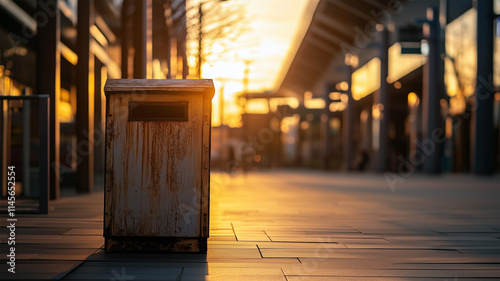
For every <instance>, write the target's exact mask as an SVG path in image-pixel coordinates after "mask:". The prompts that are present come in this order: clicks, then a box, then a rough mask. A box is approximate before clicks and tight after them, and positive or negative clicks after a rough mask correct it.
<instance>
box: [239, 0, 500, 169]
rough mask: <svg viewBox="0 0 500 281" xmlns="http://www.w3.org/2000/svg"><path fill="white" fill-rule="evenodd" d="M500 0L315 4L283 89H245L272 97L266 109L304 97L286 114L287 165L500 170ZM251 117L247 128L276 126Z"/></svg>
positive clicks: (355, 0) (255, 133) (285, 72)
mask: <svg viewBox="0 0 500 281" xmlns="http://www.w3.org/2000/svg"><path fill="white" fill-rule="evenodd" d="M313 2H315V1H313ZM499 2H500V1H493V0H477V1H472V0H421V1H403V0H400V1H398V0H389V1H387V0H370V1H368V0H353V1H339V0H337V1H336V0H320V1H319V2H318V3H317V5H316V3H313V4H312V5H311V7H310V8H309V9H308V12H307V13H306V15H305V17H304V18H305V20H306V21H307V24H305V25H304V29H303V30H302V31H301V32H299V35H298V36H297V39H296V42H295V45H294V46H295V49H294V50H292V52H291V53H290V56H289V59H288V61H287V63H286V65H285V66H284V68H283V72H282V74H281V76H280V81H281V82H280V84H279V87H278V89H277V90H276V92H275V93H274V94H261V95H250V96H248V98H249V102H252V101H257V100H262V99H265V102H264V104H266V103H267V105H266V106H267V107H268V108H269V113H268V114H267V115H268V116H269V117H268V119H271V118H270V116H271V115H272V114H276V112H278V108H279V106H278V105H280V104H283V103H285V104H289V103H288V102H286V100H289V99H293V98H295V99H296V100H297V101H298V105H297V106H296V108H289V109H288V115H286V116H285V115H283V114H281V116H282V118H280V121H281V127H282V130H281V132H282V134H283V135H282V137H281V144H282V147H281V151H282V152H283V153H284V155H283V157H282V160H283V161H282V164H283V165H296V166H302V167H317V168H319V167H323V168H327V169H344V170H373V171H380V172H384V171H393V172H398V173H399V175H408V174H411V173H413V172H414V171H423V172H426V173H430V174H435V173H441V172H474V173H476V174H491V173H493V172H494V171H497V172H498V171H499V168H500V165H499V163H500V150H499V146H500V145H499V123H500V122H499V121H500V119H499V118H500V116H499V112H500V94H499V93H498V91H499V90H498V89H499V85H500V51H499V47H500V33H499V30H500V29H499V27H500V24H499V20H498V18H497V16H496V14H497V13H498V9H500V3H499ZM495 11H496V13H495ZM294 107H295V106H294ZM243 120H244V122H243V128H244V129H243V130H246V131H248V132H249V134H250V136H258V134H259V132H260V131H261V130H262V128H270V127H271V126H272V125H271V124H270V123H266V122H263V123H262V125H261V128H259V129H258V130H253V129H251V128H252V126H253V123H254V121H253V120H252V118H250V116H246V117H245V116H244V117H243ZM245 121H246V122H245ZM259 130H260V131H259ZM248 138H249V137H248V136H246V138H245V140H246V139H248ZM263 157H271V156H270V155H269V156H263ZM292 159H294V160H292Z"/></svg>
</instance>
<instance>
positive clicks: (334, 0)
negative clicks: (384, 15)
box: [327, 0, 373, 21]
mask: <svg viewBox="0 0 500 281" xmlns="http://www.w3.org/2000/svg"><path fill="white" fill-rule="evenodd" d="M327 1H328V2H329V3H331V4H333V5H335V6H337V7H340V8H342V9H344V10H346V11H348V12H349V13H350V14H352V15H354V16H356V17H358V18H360V19H362V20H364V21H371V20H373V18H372V17H371V16H370V15H369V14H367V13H364V12H362V11H360V10H358V9H356V8H355V7H353V6H351V5H349V4H347V3H345V2H347V1H345V0H327ZM344 1H345V2H344Z"/></svg>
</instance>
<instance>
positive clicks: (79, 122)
mask: <svg viewBox="0 0 500 281" xmlns="http://www.w3.org/2000/svg"><path fill="white" fill-rule="evenodd" d="M93 24H94V0H88V1H78V29H77V30H78V36H77V49H76V50H77V55H78V64H77V68H76V73H77V78H76V87H77V89H76V90H77V94H76V106H77V109H76V137H77V145H76V151H77V157H78V160H77V163H78V164H77V172H76V190H77V192H86V193H90V192H92V190H93V186H94V114H95V113H94V83H95V73H94V64H95V59H94V55H93V54H92V53H91V52H90V42H91V40H93V38H92V37H91V35H90V27H91V26H92V25H93Z"/></svg>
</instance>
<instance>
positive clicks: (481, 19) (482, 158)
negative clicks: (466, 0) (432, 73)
mask: <svg viewBox="0 0 500 281" xmlns="http://www.w3.org/2000/svg"><path fill="white" fill-rule="evenodd" d="M476 8H477V50H478V51H477V80H476V81H477V84H476V105H477V108H476V110H475V111H474V113H475V115H474V121H475V122H474V124H475V130H474V174H476V175H491V174H492V173H493V170H494V163H495V153H494V152H495V146H494V139H495V136H494V127H493V104H494V96H495V91H494V85H493V48H494V41H493V35H494V28H493V25H494V14H493V0H481V1H476Z"/></svg>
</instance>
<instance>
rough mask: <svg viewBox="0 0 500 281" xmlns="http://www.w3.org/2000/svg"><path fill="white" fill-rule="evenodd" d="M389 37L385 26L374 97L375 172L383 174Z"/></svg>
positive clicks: (387, 96)
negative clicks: (378, 75) (376, 142)
mask: <svg viewBox="0 0 500 281" xmlns="http://www.w3.org/2000/svg"><path fill="white" fill-rule="evenodd" d="M389 36H390V32H389V30H388V29H387V27H386V26H384V29H383V30H382V31H381V32H380V88H379V90H378V91H377V92H376V94H375V96H374V100H373V103H374V106H375V107H376V108H377V110H378V111H379V112H380V115H379V118H378V120H377V122H379V134H378V136H377V137H378V151H377V152H376V153H377V154H376V162H375V165H376V166H375V170H376V171H377V172H385V171H386V170H387V168H388V163H389V157H390V156H389V155H388V154H389V110H390V108H389V84H388V83H387V77H388V76H389Z"/></svg>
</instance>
